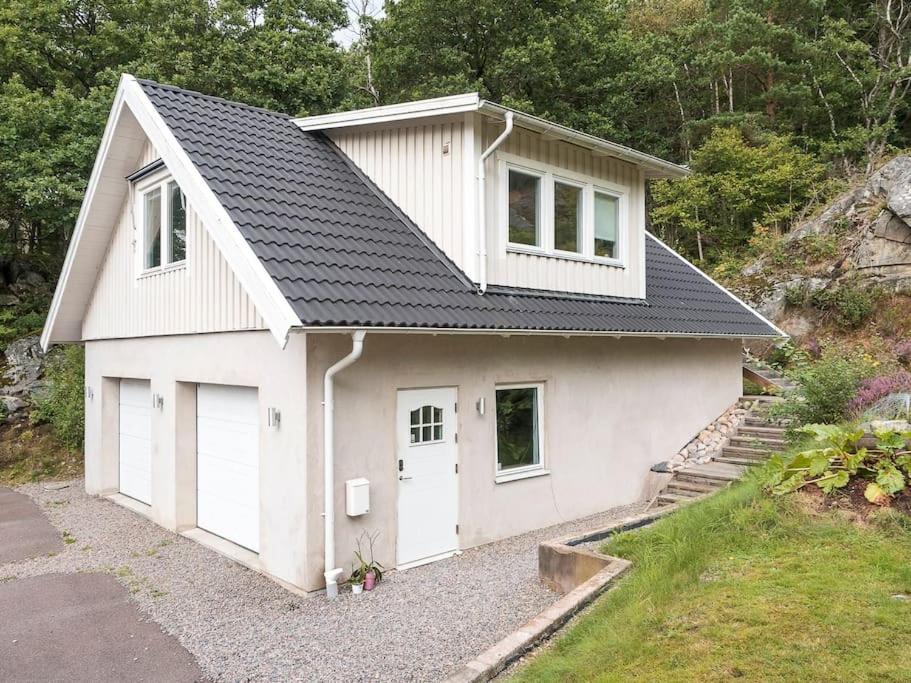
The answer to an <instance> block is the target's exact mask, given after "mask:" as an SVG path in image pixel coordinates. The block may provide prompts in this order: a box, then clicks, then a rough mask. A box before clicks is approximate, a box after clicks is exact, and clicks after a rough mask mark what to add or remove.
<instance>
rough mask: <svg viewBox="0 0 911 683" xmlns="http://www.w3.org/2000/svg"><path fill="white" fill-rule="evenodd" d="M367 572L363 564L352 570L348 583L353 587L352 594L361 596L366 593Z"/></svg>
mask: <svg viewBox="0 0 911 683" xmlns="http://www.w3.org/2000/svg"><path fill="white" fill-rule="evenodd" d="M365 578H366V576H365V570H364V565H363V563H362V564H361V565H360V566H359V567H355V568H353V569H352V570H351V576H349V577H348V583H349V584H350V585H351V592H352V593H353V594H354V595H360V594H361V593H363V592H364V580H365Z"/></svg>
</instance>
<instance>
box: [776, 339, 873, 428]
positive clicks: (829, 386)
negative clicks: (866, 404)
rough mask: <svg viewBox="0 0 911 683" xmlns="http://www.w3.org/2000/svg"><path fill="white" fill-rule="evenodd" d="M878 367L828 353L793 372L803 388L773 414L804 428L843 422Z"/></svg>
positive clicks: (836, 352) (834, 351) (865, 360)
mask: <svg viewBox="0 0 911 683" xmlns="http://www.w3.org/2000/svg"><path fill="white" fill-rule="evenodd" d="M875 367H876V366H875V363H874V362H873V361H871V360H870V359H868V358H866V357H864V356H850V355H845V354H843V353H842V352H841V351H839V350H838V349H835V348H830V349H826V350H825V351H823V354H822V357H821V358H820V359H819V360H818V361H816V362H812V363H805V364H801V365H800V366H799V367H798V368H797V370H796V371H794V372H793V376H794V377H795V379H796V380H797V381H798V383H799V384H800V388H799V389H798V390H797V391H796V392H795V394H794V395H792V396H790V397H789V398H788V399H786V400H785V401H784V402H782V403H781V404H778V405H776V406H773V412H774V413H775V414H776V415H778V416H787V417H792V418H794V419H796V420H797V421H798V422H800V423H801V424H807V423H812V422H841V421H842V420H845V419H847V418H848V417H849V415H850V414H851V411H850V405H851V401H853V400H854V397H855V396H856V395H857V389H858V387H859V386H860V383H861V381H862V380H864V379H866V378H868V377H870V376H871V375H872V374H873V372H874V371H875Z"/></svg>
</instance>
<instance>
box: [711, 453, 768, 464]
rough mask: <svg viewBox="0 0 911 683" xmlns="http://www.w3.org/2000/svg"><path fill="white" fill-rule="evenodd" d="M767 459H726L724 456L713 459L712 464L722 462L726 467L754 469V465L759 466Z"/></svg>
mask: <svg viewBox="0 0 911 683" xmlns="http://www.w3.org/2000/svg"><path fill="white" fill-rule="evenodd" d="M767 459H768V458H728V457H726V456H723V455H722V456H721V457H718V458H715V459H714V460H713V462H723V463H726V464H728V465H743V466H745V467H754V466H756V465H761V464H762V463H764V462H765V461H766V460H767Z"/></svg>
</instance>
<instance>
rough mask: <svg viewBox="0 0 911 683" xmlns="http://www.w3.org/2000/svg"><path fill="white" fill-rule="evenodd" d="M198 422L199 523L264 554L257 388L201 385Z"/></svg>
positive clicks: (198, 390)
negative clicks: (262, 551)
mask: <svg viewBox="0 0 911 683" xmlns="http://www.w3.org/2000/svg"><path fill="white" fill-rule="evenodd" d="M196 420H197V426H196V439H197V441H196V453H197V455H196V458H197V460H196V525H197V526H198V527H199V528H200V529H205V530H206V531H210V532H212V533H213V534H216V535H217V536H221V537H222V538H226V539H228V540H229V541H233V542H234V543H237V544H238V545H242V546H243V547H245V548H249V549H250V550H252V551H254V552H259V410H258V402H257V394H256V389H250V388H248V387H229V386H222V385H218V384H200V385H199V388H198V389H197V393H196Z"/></svg>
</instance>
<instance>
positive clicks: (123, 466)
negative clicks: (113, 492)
mask: <svg viewBox="0 0 911 683" xmlns="http://www.w3.org/2000/svg"><path fill="white" fill-rule="evenodd" d="M120 492H121V493H122V494H123V495H125V496H129V497H130V498H135V499H136V500H138V501H141V502H143V503H145V504H146V505H151V504H152V396H151V392H150V390H149V382H148V380H139V379H122V380H120Z"/></svg>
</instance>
